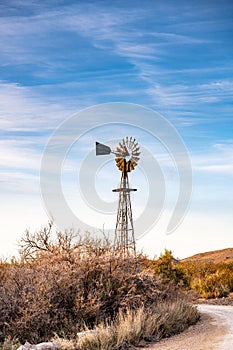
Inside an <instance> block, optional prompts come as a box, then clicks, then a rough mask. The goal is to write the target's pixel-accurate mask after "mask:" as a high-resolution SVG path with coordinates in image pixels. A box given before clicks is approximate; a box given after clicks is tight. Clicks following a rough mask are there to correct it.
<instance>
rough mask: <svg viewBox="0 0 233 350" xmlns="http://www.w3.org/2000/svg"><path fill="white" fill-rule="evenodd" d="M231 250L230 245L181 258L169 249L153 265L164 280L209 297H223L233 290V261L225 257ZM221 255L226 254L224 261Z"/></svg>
mask: <svg viewBox="0 0 233 350" xmlns="http://www.w3.org/2000/svg"><path fill="white" fill-rule="evenodd" d="M226 252H227V254H226ZM230 252H231V249H227V250H224V251H216V252H210V253H206V254H205V253H204V254H198V255H195V256H194V257H191V258H187V259H184V260H182V261H177V260H175V259H174V257H173V255H172V253H171V252H170V251H168V250H166V251H165V253H164V254H162V255H161V256H160V258H159V259H158V260H155V261H150V265H151V266H153V269H154V272H155V275H156V276H162V279H163V281H164V283H168V282H171V281H173V282H174V283H175V284H176V285H178V286H180V287H181V288H182V289H183V290H186V291H190V290H193V291H195V292H196V293H197V296H200V297H203V298H206V299H209V298H221V297H227V296H228V295H229V294H230V293H231V292H233V261H230V259H226V258H225V257H226V256H230V255H229V254H230ZM220 256H222V257H223V256H224V261H220V258H219V257H220ZM204 257H205V258H204ZM210 257H212V258H211V259H210ZM213 257H215V260H214V258H213Z"/></svg>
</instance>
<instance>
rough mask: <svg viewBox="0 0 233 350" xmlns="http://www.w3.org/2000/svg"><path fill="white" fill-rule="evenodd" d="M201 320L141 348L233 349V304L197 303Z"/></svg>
mask: <svg viewBox="0 0 233 350" xmlns="http://www.w3.org/2000/svg"><path fill="white" fill-rule="evenodd" d="M198 309H199V310H200V312H201V314H202V317H201V321H200V322H199V323H198V324H197V325H194V326H191V327H189V329H187V330H186V331H185V332H183V333H181V334H179V335H176V336H174V337H172V338H169V339H164V340H162V341H160V342H159V343H155V344H153V345H151V346H149V347H146V348H143V349H142V350H233V306H223V305H199V306H198Z"/></svg>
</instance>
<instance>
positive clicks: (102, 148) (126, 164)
mask: <svg viewBox="0 0 233 350" xmlns="http://www.w3.org/2000/svg"><path fill="white" fill-rule="evenodd" d="M139 150H140V148H139V145H138V143H137V142H136V140H135V139H133V138H132V137H130V138H128V137H126V138H125V139H123V140H122V141H120V142H119V145H118V146H117V148H116V150H115V151H112V150H111V148H110V147H108V146H106V145H103V144H101V143H99V142H96V155H97V156H98V155H104V154H110V153H113V154H115V156H116V158H115V161H116V166H117V167H118V169H119V170H120V171H121V182H120V187H119V188H117V189H114V190H113V192H118V193H119V200H118V210H117V219H116V228H115V240H114V246H115V248H116V249H120V250H121V251H122V253H123V255H125V256H126V255H130V254H131V252H133V254H135V253H136V247H135V237H134V226H133V215H132V208H131V200H130V192H132V191H137V190H136V189H132V188H130V187H129V179H128V173H129V172H130V171H132V170H134V168H135V167H136V166H137V164H138V161H139V159H140V158H139V155H140V152H139Z"/></svg>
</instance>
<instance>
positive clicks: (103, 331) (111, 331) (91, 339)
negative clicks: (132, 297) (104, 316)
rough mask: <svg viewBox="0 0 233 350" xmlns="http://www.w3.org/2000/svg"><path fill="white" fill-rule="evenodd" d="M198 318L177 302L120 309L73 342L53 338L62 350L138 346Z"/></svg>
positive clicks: (190, 308)
mask: <svg viewBox="0 0 233 350" xmlns="http://www.w3.org/2000/svg"><path fill="white" fill-rule="evenodd" d="M198 319H199V314H198V312H197V310H196V308H194V307H193V306H190V305H187V304H185V303H183V302H181V301H176V302H168V303H167V302H165V303H160V304H159V305H158V306H157V309H156V310H154V311H152V310H145V309H143V308H139V309H138V310H137V311H132V310H127V312H126V313H123V312H120V313H119V315H118V316H117V318H116V320H115V321H114V322H111V323H105V324H104V323H101V324H99V325H98V326H96V327H95V328H94V330H93V331H92V332H88V331H87V332H86V334H85V335H84V336H82V337H80V338H78V339H76V341H74V340H73V341H70V342H68V343H67V342H65V343H63V342H64V340H63V339H59V338H56V339H55V340H54V341H55V342H56V343H57V344H58V345H59V347H60V348H61V349H63V350H66V349H68V350H75V349H79V350H120V349H127V348H129V347H132V346H133V347H135V346H140V345H142V344H144V343H145V341H149V340H155V339H156V340H159V339H161V338H163V337H167V336H170V335H173V334H176V333H179V332H181V331H183V330H184V329H185V328H187V327H188V326H189V325H191V324H194V323H195V322H197V320H198Z"/></svg>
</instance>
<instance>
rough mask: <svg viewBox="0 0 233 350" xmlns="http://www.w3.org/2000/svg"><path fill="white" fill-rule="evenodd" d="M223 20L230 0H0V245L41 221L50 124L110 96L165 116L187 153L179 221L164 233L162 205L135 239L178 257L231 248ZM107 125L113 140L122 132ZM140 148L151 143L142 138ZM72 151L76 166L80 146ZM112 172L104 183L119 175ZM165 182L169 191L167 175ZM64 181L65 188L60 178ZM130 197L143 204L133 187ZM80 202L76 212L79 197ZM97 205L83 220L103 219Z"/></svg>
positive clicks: (228, 50)
mask: <svg viewBox="0 0 233 350" xmlns="http://www.w3.org/2000/svg"><path fill="white" fill-rule="evenodd" d="M232 18H233V4H232V2H231V1H227V0H223V1H221V2H219V1H179V0H178V1H176V2H173V1H160V0H159V1H142V0H140V1H127V2H126V1H43V2H41V1H27V0H24V1H21V0H15V1H11V0H8V1H7V2H6V1H0V44H1V51H0V144H1V153H0V167H1V181H0V191H1V204H0V206H1V222H0V229H1V236H0V254H3V255H7V254H11V253H12V252H14V251H15V250H16V245H15V242H16V240H17V239H19V238H20V236H21V235H22V233H23V232H24V230H25V229H26V228H28V227H29V228H31V229H32V230H33V229H35V228H37V227H40V226H41V225H43V224H44V223H46V222H47V221H48V217H47V215H46V212H45V209H44V207H43V203H42V200H41V196H40V165H41V157H42V155H43V151H44V148H45V145H46V143H47V142H48V140H49V138H50V137H51V135H52V133H53V132H54V131H55V130H56V128H57V127H58V126H59V125H61V123H62V122H64V121H65V120H66V119H67V118H69V117H70V116H71V115H73V114H74V113H76V112H78V111H80V110H82V109H83V108H86V107H91V106H93V105H98V104H100V103H109V102H127V103H136V104H140V105H142V106H145V107H147V108H151V109H152V110H154V111H156V112H158V113H160V114H161V115H163V116H164V117H165V118H166V119H167V120H168V121H170V122H171V123H172V124H173V125H174V127H175V128H176V129H177V131H178V132H179V134H180V136H181V137H182V139H183V140H184V142H185V144H186V147H187V149H188V151H189V154H190V158H191V162H192V168H193V195H192V199H191V203H190V206H189V211H188V214H187V216H186V218H185V220H184V221H183V223H182V224H181V225H180V226H179V228H178V229H177V231H176V232H175V233H174V234H173V235H170V236H167V235H166V234H165V231H166V230H165V229H164V227H165V226H166V222H167V220H168V219H167V216H166V213H167V215H168V216H169V210H170V209H169V203H167V204H166V203H165V208H164V213H165V215H164V217H162V218H161V220H160V222H158V223H157V225H156V227H155V228H154V229H153V230H151V232H150V233H148V235H146V236H145V237H143V238H142V239H141V240H140V242H139V243H138V244H139V246H140V247H143V248H144V250H145V251H146V252H148V253H149V254H151V255H154V254H159V253H160V251H161V250H162V249H163V248H164V247H165V246H166V247H167V248H170V249H172V250H173V251H174V253H175V255H177V256H180V257H184V256H188V255H190V254H192V253H196V252H199V251H205V250H212V249H218V248H225V247H229V246H232V227H233V225H232V224H233V215H232V209H233V186H232V185H233V183H232V179H233V107H232V100H233V99H232V98H233V39H232V38H233V21H232ZM90 127H91V124H90ZM129 132H130V130H129ZM107 134H108V139H109V140H110V139H112V140H113V139H117V137H118V134H121V132H120V130H119V129H113V130H112V131H110V132H109V131H108V133H107ZM104 136H106V130H104V129H103V130H102V131H101V130H100V131H99V133H98V132H96V133H93V134H92V135H89V138H88V137H87V138H86V140H85V139H84V140H83V147H84V146H86V148H85V147H84V148H83V149H84V150H85V149H86V150H87V151H90V148H91V147H93V140H94V139H95V137H99V138H100V139H101V141H103V140H104ZM133 136H134V135H133ZM139 136H140V135H139ZM141 136H142V135H141ZM87 140H88V142H89V143H88V142H87ZM87 145H88V146H87ZM144 146H145V147H148V148H150V147H151V151H152V152H154V153H156V151H155V149H154V148H153V146H151V145H150V144H149V141H148V142H145V145H144ZM79 150H80V148H79V149H78V150H77V153H76V157H77V164H78V163H80V162H81V161H82V157H84V156H85V151H83V152H84V153H83V152H81V151H80V153H79ZM71 158H72V161H73V163H75V159H76V158H75V155H73V156H71ZM164 159H165V161H164V164H165V173H166V159H167V158H164ZM73 166H74V168H72V169H73V171H78V168H77V169H75V165H74V164H73ZM142 170H143V169H142ZM138 173H140V172H138ZM135 174H136V173H135ZM71 175H72V172H71ZM73 176H74V173H73ZM102 176H106V175H104V174H102ZM114 176H115V177H113V179H112V180H111V181H112V183H111V181H110V182H109V186H110V185H111V186H112V185H113V186H114V184H113V183H114V181H118V180H117V178H118V176H119V174H118V173H116V175H114ZM135 176H136V175H135ZM138 176H139V178H140V174H139V175H138ZM165 177H166V174H165ZM175 177H176V176H175ZM139 178H138V185H139V187H140V181H142V183H144V182H143V181H144V180H143V179H142V178H143V176H141V178H140V179H139ZM96 181H97V185H96V186H97V187H98V192H99V195H100V196H103V197H104V198H106V200H107V199H108V198H107V196H108V193H107V187H108V186H105V188H103V187H102V186H101V180H100V179H99V178H98V176H97V180H96ZM98 181H99V182H98ZM168 182H169V181H168ZM73 186H74V185H73ZM167 186H168V188H169V189H170V191H171V192H172V193H173V190H174V188H175V187H177V184H176V181H175V180H174V183H173V182H171V183H170V184H169V183H168V184H167ZM64 187H65V189H64V191H65V192H66V195H67V197H69V195H70V192H69V191H71V192H72V189H71V187H70V183H69V181H68V177H67V181H66V182H65V184H64ZM145 191H148V189H146V190H145ZM109 193H110V194H109V196H110V197H109V200H111V199H112V197H111V196H112V193H111V189H110V191H109ZM172 195H173V196H175V194H172ZM77 197H78V195H77ZM167 197H169V191H168V195H167ZM138 198H142V197H140V196H139V197H138ZM173 199H174V198H173ZM72 200H73V201H74V202H75V200H76V199H75V198H73V199H72ZM134 200H135V212H136V213H137V211H139V212H140V200H139V199H137V198H136V195H135V199H134ZM143 201H144V202H145V200H144V199H143V200H142V201H141V203H144V202H143ZM74 202H72V203H73V204H72V205H75V204H74ZM77 203H79V205H80V208H79V209H80V211H81V212H82V211H84V212H83V213H82V215H83V216H84V217H85V210H84V209H83V208H84V205H82V203H81V199H80V198H77ZM77 203H76V204H77ZM88 210H89V209H88ZM88 210H87V211H88ZM86 213H87V212H86ZM97 214H98V213H89V212H88V214H86V218H85V220H86V221H88V217H90V216H93V217H94V218H95V219H96V220H97V221H98V224H97V225H100V226H101V224H102V222H103V224H104V223H105V219H104V218H103V217H99V218H98V217H97ZM93 217H92V220H93ZM106 220H107V219H106ZM109 220H113V222H114V220H115V219H114V218H113V217H112V218H111V219H109ZM92 224H93V225H94V223H92Z"/></svg>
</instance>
